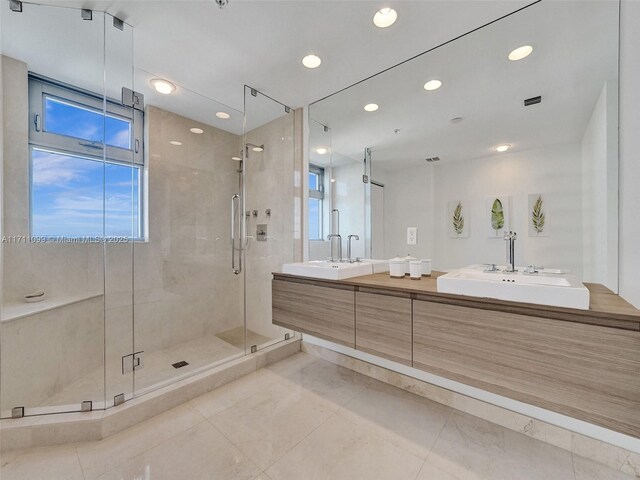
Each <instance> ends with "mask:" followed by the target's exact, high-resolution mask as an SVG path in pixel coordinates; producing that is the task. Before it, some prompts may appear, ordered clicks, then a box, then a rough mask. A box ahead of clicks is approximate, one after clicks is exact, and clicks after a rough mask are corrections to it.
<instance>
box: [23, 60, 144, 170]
mask: <svg viewBox="0 0 640 480" xmlns="http://www.w3.org/2000/svg"><path fill="white" fill-rule="evenodd" d="M46 97H50V98H54V99H56V100H59V101H62V102H64V103H67V104H70V105H74V106H78V107H79V108H85V109H88V110H92V111H95V112H97V113H98V114H101V115H106V116H109V117H115V118H118V119H122V120H126V121H128V122H129V123H130V125H131V148H129V149H125V148H120V147H115V146H112V145H106V151H105V152H104V153H105V155H104V156H105V158H106V159H109V160H112V161H115V162H119V163H125V164H129V163H132V162H133V163H137V164H138V165H144V149H143V144H144V142H143V138H144V113H143V112H142V111H140V110H136V109H133V108H131V107H125V106H124V105H122V103H121V102H117V101H115V100H112V99H106V101H105V99H104V98H103V97H102V96H100V95H96V94H95V93H92V92H88V91H86V90H81V89H79V88H75V87H72V86H70V85H66V84H63V83H60V82H55V81H53V80H51V79H49V78H46V77H42V76H39V75H36V74H33V73H29V143H31V144H36V145H39V146H41V147H46V148H49V149H55V150H60V151H63V152H68V153H75V154H79V153H82V154H86V155H88V156H90V157H97V156H101V152H102V151H103V149H105V145H104V143H103V142H92V141H89V140H87V139H82V138H77V137H71V136H67V135H63V134H59V133H50V132H47V131H45V126H46V111H45V108H44V104H45V98H46ZM103 140H104V138H103Z"/></svg>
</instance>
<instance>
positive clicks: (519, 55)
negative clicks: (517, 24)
mask: <svg viewBox="0 0 640 480" xmlns="http://www.w3.org/2000/svg"><path fill="white" fill-rule="evenodd" d="M531 52H533V47H532V46H531V45H523V46H521V47H518V48H516V49H515V50H513V51H512V52H511V53H510V54H509V60H511V61H513V62H515V61H516V60H522V59H523V58H526V57H528V56H529V55H531Z"/></svg>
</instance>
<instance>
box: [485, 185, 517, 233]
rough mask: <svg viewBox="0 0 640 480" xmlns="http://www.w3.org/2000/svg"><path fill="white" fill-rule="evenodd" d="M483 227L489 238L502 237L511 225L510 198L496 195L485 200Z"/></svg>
mask: <svg viewBox="0 0 640 480" xmlns="http://www.w3.org/2000/svg"><path fill="white" fill-rule="evenodd" d="M485 225H486V228H487V232H488V236H489V237H491V238H502V237H504V234H505V232H507V231H509V226H510V225H511V197H508V196H498V195H496V196H493V197H489V198H487V216H486V219H485Z"/></svg>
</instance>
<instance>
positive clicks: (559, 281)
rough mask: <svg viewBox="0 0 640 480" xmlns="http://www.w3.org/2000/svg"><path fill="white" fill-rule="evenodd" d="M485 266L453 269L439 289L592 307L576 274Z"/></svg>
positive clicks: (442, 280) (585, 288)
mask: <svg viewBox="0 0 640 480" xmlns="http://www.w3.org/2000/svg"><path fill="white" fill-rule="evenodd" d="M485 268H486V267H485V266H483V265H472V266H470V267H465V268H461V269H459V270H453V271H451V272H449V273H447V274H446V275H441V276H440V277H438V280H437V284H438V292H440V293H455V294H458V295H468V296H471V297H486V298H497V299H499V300H508V301H511V302H525V303H535V304H538V305H551V306H555V307H565V308H577V309H581V310H588V309H589V290H588V289H587V287H585V286H584V285H583V284H582V283H580V281H579V280H578V279H577V278H576V277H575V276H573V275H566V274H562V273H550V272H554V271H552V270H541V271H540V272H539V273H537V274H534V275H526V274H524V273H523V271H524V268H519V269H518V270H519V271H518V272H516V273H505V272H502V270H503V269H504V267H503V268H500V269H499V271H498V272H485V271H484V269H485Z"/></svg>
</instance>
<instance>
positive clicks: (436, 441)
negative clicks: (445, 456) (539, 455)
mask: <svg viewBox="0 0 640 480" xmlns="http://www.w3.org/2000/svg"><path fill="white" fill-rule="evenodd" d="M448 408H449V414H448V415H447V419H446V420H445V421H444V423H443V424H442V428H441V429H440V431H439V432H438V435H437V436H436V439H435V440H434V441H433V444H431V447H429V453H427V456H426V457H425V459H424V462H422V466H421V467H420V470H418V474H417V475H416V478H415V479H414V480H418V478H420V474H421V473H422V470H423V469H424V467H425V466H426V465H427V462H428V461H429V457H430V456H431V454H432V453H433V448H434V447H435V446H436V444H437V443H438V440H440V437H441V436H442V432H444V429H445V428H447V424H448V423H449V420H450V419H451V416H452V415H453V411H454V409H453V408H452V407H448ZM574 480H575V478H574Z"/></svg>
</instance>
